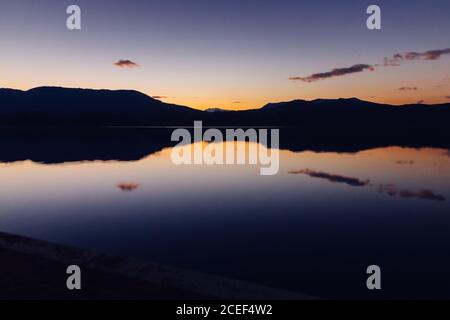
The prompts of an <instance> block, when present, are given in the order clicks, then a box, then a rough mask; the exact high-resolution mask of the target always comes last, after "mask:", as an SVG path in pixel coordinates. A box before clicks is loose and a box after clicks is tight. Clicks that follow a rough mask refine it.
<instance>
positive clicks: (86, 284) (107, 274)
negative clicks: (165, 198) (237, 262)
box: [0, 232, 314, 300]
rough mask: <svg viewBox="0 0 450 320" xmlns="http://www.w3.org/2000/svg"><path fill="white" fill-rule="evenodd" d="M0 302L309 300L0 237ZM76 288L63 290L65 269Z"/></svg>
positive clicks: (259, 287) (147, 264) (241, 283)
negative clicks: (75, 272)
mask: <svg viewBox="0 0 450 320" xmlns="http://www.w3.org/2000/svg"><path fill="white" fill-rule="evenodd" d="M0 257H1V261H2V263H1V266H0V272H1V274H0V287H1V288H2V290H1V292H0V299H3V300H9V299H18V300H24V299H26V300H28V299H32V300H35V299H37V300H41V299H42V300H55V299H56V300H60V299H81V300H116V299H117V300H122V299H123V300H128V299H138V300H177V299H178V300H179V299H183V300H195V299H211V300H214V299H224V300H310V299H314V297H311V296H308V295H303V294H298V293H295V292H290V291H287V290H281V289H275V288H270V287H266V286H263V285H257V284H251V283H247V282H244V281H240V280H234V279H228V278H224V277H220V276H214V275H208V274H203V273H197V272H192V271H187V270H182V269H178V268H173V267H167V266H163V265H160V264H155V263H150V262H143V261H137V260H132V259H127V258H122V257H115V256H109V255H104V254H100V253H96V252H92V251H88V250H82V249H78V248H73V247H68V246H63V245H58V244H53V243H49V242H46V241H42V240H36V239H31V238H27V237H22V236H18V235H13V234H8V233H3V232H0ZM69 265H78V266H80V268H81V270H82V277H81V282H82V289H81V290H73V291H70V290H68V289H67V288H66V279H67V277H68V276H69V275H67V274H66V268H67V267H68V266H69Z"/></svg>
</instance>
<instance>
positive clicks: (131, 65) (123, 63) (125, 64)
mask: <svg viewBox="0 0 450 320" xmlns="http://www.w3.org/2000/svg"><path fill="white" fill-rule="evenodd" d="M114 65H115V66H117V67H120V68H125V67H127V68H136V67H139V65H138V64H137V63H136V62H134V61H131V60H122V59H121V60H119V61H117V62H115V63H114Z"/></svg>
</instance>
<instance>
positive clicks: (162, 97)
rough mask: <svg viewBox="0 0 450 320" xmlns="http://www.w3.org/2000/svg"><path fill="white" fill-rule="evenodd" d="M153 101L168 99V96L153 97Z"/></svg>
mask: <svg viewBox="0 0 450 320" xmlns="http://www.w3.org/2000/svg"><path fill="white" fill-rule="evenodd" d="M152 98H153V99H167V98H168V97H166V96H152Z"/></svg>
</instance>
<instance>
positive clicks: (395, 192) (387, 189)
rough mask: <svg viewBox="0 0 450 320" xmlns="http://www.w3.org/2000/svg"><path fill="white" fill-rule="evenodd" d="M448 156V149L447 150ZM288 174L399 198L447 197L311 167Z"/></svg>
mask: <svg viewBox="0 0 450 320" xmlns="http://www.w3.org/2000/svg"><path fill="white" fill-rule="evenodd" d="M448 153H449V154H448V155H449V156H450V151H449V152H448ZM397 163H399V164H414V161H397ZM288 173H290V174H305V175H307V176H310V177H312V178H319V179H325V180H328V181H330V182H336V183H345V184H347V185H349V186H352V187H364V186H369V187H377V188H378V192H380V193H384V194H387V195H389V196H391V197H401V198H406V199H409V198H417V199H423V200H434V201H446V200H447V199H446V198H445V197H444V196H442V195H440V194H436V193H434V192H433V191H431V190H429V189H420V190H417V191H411V190H406V189H398V188H397V186H396V185H395V184H378V185H375V184H371V183H370V180H360V179H357V178H351V177H345V176H341V175H337V174H330V173H326V172H320V171H315V170H311V169H301V170H290V171H288Z"/></svg>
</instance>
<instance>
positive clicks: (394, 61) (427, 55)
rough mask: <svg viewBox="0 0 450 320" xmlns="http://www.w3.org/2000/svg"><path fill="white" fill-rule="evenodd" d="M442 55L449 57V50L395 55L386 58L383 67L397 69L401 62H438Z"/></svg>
mask: <svg viewBox="0 0 450 320" xmlns="http://www.w3.org/2000/svg"><path fill="white" fill-rule="evenodd" d="M444 55H450V48H448V49H441V50H429V51H425V52H413V51H411V52H406V53H396V54H394V55H393V56H392V57H386V58H384V59H383V62H384V63H383V64H384V66H385V67H397V66H400V65H401V63H402V62H403V61H412V60H428V61H430V60H438V59H440V58H441V57H442V56H444Z"/></svg>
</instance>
